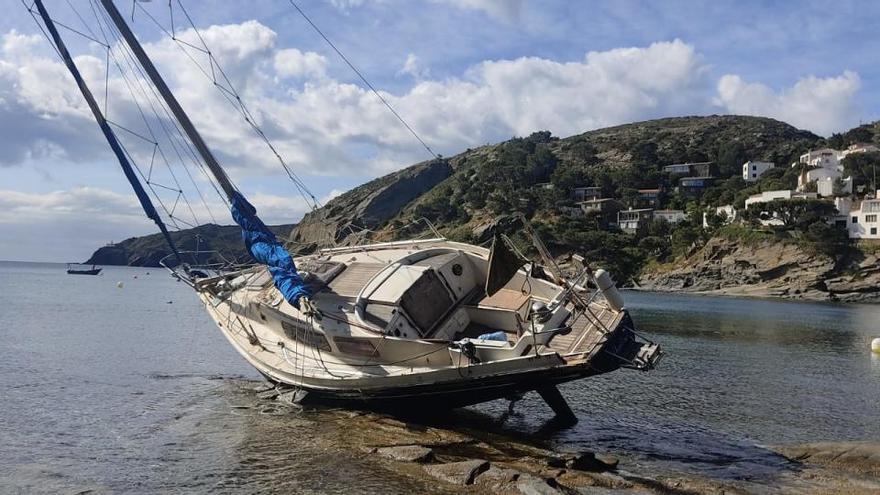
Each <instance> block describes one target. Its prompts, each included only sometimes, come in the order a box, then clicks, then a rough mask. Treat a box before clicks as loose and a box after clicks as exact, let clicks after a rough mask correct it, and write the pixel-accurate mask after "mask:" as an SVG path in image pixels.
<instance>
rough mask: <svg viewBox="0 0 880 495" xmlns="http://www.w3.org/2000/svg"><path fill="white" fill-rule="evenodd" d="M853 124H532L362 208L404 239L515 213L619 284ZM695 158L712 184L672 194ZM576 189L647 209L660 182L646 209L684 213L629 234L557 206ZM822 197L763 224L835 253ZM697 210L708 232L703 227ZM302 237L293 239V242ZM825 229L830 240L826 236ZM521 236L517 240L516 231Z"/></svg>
mask: <svg viewBox="0 0 880 495" xmlns="http://www.w3.org/2000/svg"><path fill="white" fill-rule="evenodd" d="M863 127H865V129H861V128H859V130H854V131H850V132H848V133H844V134H842V135H839V136H838V135H836V136H833V137H832V138H829V139H828V140H825V139H822V138H820V137H819V136H816V135H814V134H812V133H810V132H807V131H802V130H798V129H796V128H794V127H792V126H790V125H788V124H785V123H783V122H779V121H776V120H773V119H768V118H760V117H744V116H708V117H680V118H668V119H659V120H652V121H648V122H639V123H633V124H627V125H622V126H617V127H611V128H607V129H599V130H595V131H590V132H586V133H584V134H580V135H577V136H571V137H568V138H564V139H559V138H556V137H553V136H551V134H550V133H549V132H546V131H541V132H535V133H533V134H531V135H530V136H527V137H521V138H513V139H511V140H509V141H506V142H503V143H500V144H497V145H490V146H484V147H481V148H478V149H474V150H467V151H466V152H464V153H461V154H459V155H456V156H454V157H451V158H448V159H445V160H443V161H442V162H443V163H444V164H446V165H448V167H449V168H448V169H447V170H448V176H446V177H442V178H441V177H437V178H436V179H437V180H436V182H435V183H434V184H433V185H432V186H431V187H429V188H426V192H425V193H424V194H421V195H418V196H417V197H415V198H414V199H413V200H412V201H409V202H408V203H407V204H406V205H405V207H403V208H400V209H399V210H398V211H396V212H395V213H394V214H393V215H389V216H387V217H386V218H384V219H377V218H376V217H375V216H374V217H372V218H371V219H372V220H373V222H372V226H371V228H373V229H374V230H380V231H381V230H382V228H383V227H384V229H385V231H384V235H385V236H386V237H393V238H403V237H408V236H411V235H413V234H414V232H413V231H412V230H394V229H395V228H397V227H400V226H403V225H410V224H411V223H412V222H414V221H416V220H417V219H419V218H422V217H424V218H427V219H428V220H430V221H431V222H432V223H433V224H435V225H436V226H437V227H438V228H439V229H440V230H441V232H442V233H444V234H445V235H447V236H448V237H451V238H453V239H457V240H462V241H467V242H482V241H485V240H486V238H487V237H486V235H487V234H486V226H487V225H488V224H490V223H491V222H492V221H493V220H498V219H499V217H500V218H502V219H503V218H504V217H511V216H514V215H519V214H522V215H523V216H525V217H526V218H528V219H529V221H530V222H531V223H532V224H533V225H534V226H535V228H536V229H537V230H538V231H539V232H540V233H541V234H542V236H543V237H544V240H545V242H546V243H547V244H548V246H549V247H550V249H551V251H553V252H554V254H564V253H570V252H577V253H580V254H583V255H585V256H586V257H587V259H589V260H591V261H592V262H594V263H597V264H601V265H603V266H606V267H607V268H609V269H611V270H612V271H613V273H615V275H616V277H617V278H618V280H621V281H628V280H630V279H631V278H633V277H635V276H636V275H637V274H638V273H639V271H640V270H641V268H642V266H644V264H645V263H646V262H649V261H651V260H656V261H660V262H666V261H669V260H671V259H673V258H675V257H677V256H681V255H687V254H689V253H691V252H694V251H695V250H696V249H697V248H698V247H699V246H700V245H702V244H703V243H705V242H706V241H707V240H708V239H709V237H711V236H712V235H713V234H714V233H715V231H716V230H717V229H718V228H719V227H721V226H722V225H723V223H724V222H723V218H719V217H718V216H716V215H715V207H717V206H720V205H725V204H732V205H734V206H735V207H737V208H738V209H741V208H743V207H744V203H745V200H746V198H748V197H749V196H750V195H752V194H755V193H759V192H762V191H770V190H777V189H793V188H794V187H795V186H796V184H797V177H798V174H799V173H800V172H801V169H800V168H799V167H790V164H791V163H793V162H795V161H797V159H798V157H799V156H800V155H801V154H802V153H804V152H805V151H807V150H809V149H816V148H819V147H824V146H832V145H833V146H837V147H839V148H843V147H846V145H848V144H850V143H854V142H862V141H865V140H868V141H870V140H871V139H875V138H874V136H876V133H874V134H871V135H870V136H868V134H867V133H868V132H874V130H875V129H876V128H877V126H873V127H872V126H863ZM832 141H833V142H832ZM747 160H757V161H772V162H774V163H776V165H777V168H775V169H772V170H770V171H768V172H766V173H765V174H764V175H763V176H762V177H761V179H760V180H758V181H757V182H754V183H747V182H745V181H743V180H742V178H741V170H742V164H743V163H744V162H745V161H747ZM694 162H713V165H712V175H713V176H715V177H716V180H715V182H714V184H713V185H712V186H710V187H707V188H706V189H705V190H703V191H701V192H700V193H699V194H693V193H690V194H689V193H687V192H684V191H682V192H676V186H677V185H678V179H679V177H680V176H679V177H676V176H671V175H669V174H667V173H664V172H663V167H664V166H665V165H671V164H675V163H694ZM420 166H425V165H424V164H420ZM853 167H854V168H855V167H859V170H865V169H866V167H867V165H865V164H863V163H861V162H860V163H859V164H854V165H853ZM397 174H400V172H398V173H397ZM394 177H395V174H392V175H389V176H387V177H385V178H382V179H377V180H376V181H374V182H373V183H370V184H368V185H367V186H365V187H364V188H363V190H361V191H358V190H359V189H361V188H358V189H356V190H355V191H353V192H352V195H353V196H358V195H360V197H363V196H364V194H365V192H367V191H373V194H375V191H378V190H381V188H382V187H383V185H384V184H386V183H388V182H389V181H390V182H393V181H394V180H395V178H394ZM425 185H426V184H422V186H425ZM583 186H594V187H599V188H601V190H602V196H603V197H606V198H617V199H618V200H620V201H621V202H622V203H623V204H624V205H626V206H631V207H640V206H646V205H644V204H641V203H640V202H639V199H638V192H637V191H638V189H656V188H660V189H662V190H663V191H664V192H663V193H662V194H661V197H660V205H657V206H656V207H657V208H669V209H679V210H684V211H686V212H687V214H688V219H687V220H685V221H682V222H680V223H678V224H676V225H669V224H666V223H665V222H663V221H656V222H653V223H652V224H651V225H650V226H649V227H648V228H647V229H645V230H642V231H640V232H639V233H637V234H626V233H624V232H621V231H619V230H608V229H603V228H600V222H598V221H597V218H596V217H595V216H594V215H593V214H587V215H586V216H585V217H583V218H570V217H569V216H568V215H566V214H564V213H563V212H564V211H565V209H566V207H568V208H574V207H576V204H575V202H574V200H573V199H571V198H572V194H571V193H572V190H573V189H574V188H576V187H583ZM423 188H424V187H423ZM345 205H347V207H348V211H349V212H350V213H351V217H349V218H348V219H347V221H348V223H353V224H357V223H358V213H357V208H353V207H352V203H351V201H350V200H349V199H348V198H344V197H340V198H337V199H335V200H333V201H331V202H330V203H329V204H328V205H327V208H328V209H330V210H335V211H340V210H341V209H344V208H345ZM823 205H824V203H823ZM823 205H818V204H814V203H810V204H809V205H807V206H806V208H807V210H809V211H807V212H805V213H803V214H801V215H800V216H801V217H803V218H801V221H797V222H792V223H790V224H789V225H784V226H781V227H778V228H776V229H771V230H776V231H779V232H780V234H779V237H782V238H788V239H793V240H795V241H797V242H801V243H806V244H810V243H812V244H811V245H812V247H813V248H815V249H816V250H818V251H822V252H830V253H833V254H839V255H842V254H843V251H845V247H843V246H844V245H845V244H847V243H845V242H843V243H841V242H838V241H839V240H840V234H841V233H840V232H837V231H835V230H834V229H835V228H834V227H832V226H829V225H827V224H825V223H824V218H826V217H827V215H828V212H827V211H826V209H823V208H825V207H824V206H823ZM704 212H706V213H707V220H708V222H709V228H708V229H704V228H703V226H702V220H703V213H704ZM783 213H784V212H783ZM792 215H795V216H796V214H795V213H792ZM318 217H320V214H318V215H317V216H307V217H306V218H304V219H303V222H302V223H301V225H302V226H310V225H311V227H309V228H311V229H312V231H314V230H315V226H316V222H315V219H316V218H318ZM748 219H751V220H753V221H754V224H753V225H752V226H748V227H746V228H747V229H750V230H757V229H758V227H757V220H758V217H757V216H756V215H752V216H750V217H748V218H747V220H748ZM335 220H336V224H337V225H339V224H346V222H345V221H341V220H340V219H339V218H336V219H335ZM324 226H326V225H324ZM498 228H500V229H501V230H504V231H506V232H507V233H508V234H510V235H511V236H513V237H514V239H515V240H516V239H517V236H518V235H520V231H521V229H519V228H518V227H517V224H516V222H512V221H501V222H499V227H498ZM300 229H303V227H300ZM298 230H299V229H298ZM318 230H320V229H318ZM303 232H304V230H303ZM781 232H785V233H784V234H783V233H781ZM325 234H329V233H328V232H325ZM332 235H333V236H334V237H335V238H336V240H337V241H339V240H344V238H345V235H340V233H339V231H338V230H337V231H334V232H333V233H332ZM307 237H308V236H300V238H299V240H300V241H303V240H308V239H307ZM377 238H382V234H381V233H380V234H379V236H378V237H377ZM829 238H830V239H833V240H832V241H827V239H829ZM519 241H520V242H521V244H522V245H523V247H524V248H526V247H527V243H526V242H525V239H523V238H519Z"/></svg>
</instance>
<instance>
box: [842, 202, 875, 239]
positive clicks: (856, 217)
mask: <svg viewBox="0 0 880 495" xmlns="http://www.w3.org/2000/svg"><path fill="white" fill-rule="evenodd" d="M875 198H880V190H878V191H877V195H876V196H875ZM848 216H849V222H848V224H847V233H848V234H849V237H850V239H880V221H878V218H880V199H865V200H863V201H862V203H861V205H859V208H858V209H851V210H850V211H849V215H848Z"/></svg>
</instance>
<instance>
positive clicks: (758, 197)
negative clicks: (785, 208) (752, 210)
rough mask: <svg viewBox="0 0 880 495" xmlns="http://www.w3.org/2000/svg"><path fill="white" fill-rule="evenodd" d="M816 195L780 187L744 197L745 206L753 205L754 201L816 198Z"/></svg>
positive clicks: (766, 201) (767, 201)
mask: <svg viewBox="0 0 880 495" xmlns="http://www.w3.org/2000/svg"><path fill="white" fill-rule="evenodd" d="M817 196H818V195H817V194H816V193H814V192H807V193H805V192H798V191H791V190H788V189H782V190H779V191H764V192H762V193H760V194H753V195H751V196H749V197H748V199H746V208H748V207H749V205H753V204H756V203H769V202H770V201H774V200H777V199H781V200H789V199H816V197H817Z"/></svg>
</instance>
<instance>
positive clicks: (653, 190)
mask: <svg viewBox="0 0 880 495" xmlns="http://www.w3.org/2000/svg"><path fill="white" fill-rule="evenodd" d="M638 191H639V194H642V193H659V192H660V189H639V190H638Z"/></svg>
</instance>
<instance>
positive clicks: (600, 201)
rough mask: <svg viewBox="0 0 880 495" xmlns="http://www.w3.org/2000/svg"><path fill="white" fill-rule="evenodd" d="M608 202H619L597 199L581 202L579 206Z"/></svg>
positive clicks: (610, 199) (612, 199) (611, 199)
mask: <svg viewBox="0 0 880 495" xmlns="http://www.w3.org/2000/svg"><path fill="white" fill-rule="evenodd" d="M606 201H614V202H615V203H617V202H618V201H617V200H616V199H614V198H596V199H588V200H586V201H579V202H578V203H577V204H579V205H583V204H588V203H589V204H597V203H604V202H606Z"/></svg>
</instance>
